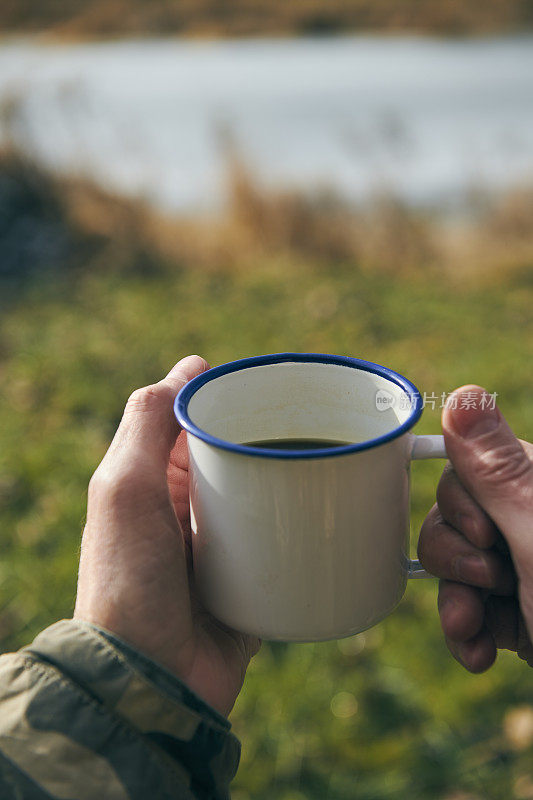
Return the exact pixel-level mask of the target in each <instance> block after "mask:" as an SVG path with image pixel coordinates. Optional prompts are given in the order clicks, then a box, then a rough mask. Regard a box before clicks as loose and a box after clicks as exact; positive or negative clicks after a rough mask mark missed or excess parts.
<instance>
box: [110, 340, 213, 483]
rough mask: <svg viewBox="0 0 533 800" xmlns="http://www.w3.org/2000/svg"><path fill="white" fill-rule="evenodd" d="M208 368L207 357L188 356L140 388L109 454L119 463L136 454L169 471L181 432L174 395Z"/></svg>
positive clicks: (163, 470)
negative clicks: (173, 449)
mask: <svg viewBox="0 0 533 800" xmlns="http://www.w3.org/2000/svg"><path fill="white" fill-rule="evenodd" d="M206 369H209V365H208V364H207V362H206V361H205V360H204V359H203V358H201V357H200V356H187V357H186V358H182V359H181V361H178V363H177V364H176V365H175V366H174V367H172V369H171V370H170V372H169V373H168V375H167V376H166V377H165V378H163V379H162V380H160V381H159V382H158V383H154V384H152V385H151V386H145V387H143V388H142V389H136V390H135V391H134V392H133V394H132V395H131V396H130V398H129V400H128V402H127V405H126V408H125V410H124V414H123V416H122V420H121V422H120V425H119V428H118V430H117V432H116V434H115V437H114V439H113V441H112V443H111V446H110V448H109V450H108V453H107V455H106V458H107V459H109V460H112V461H113V463H116V462H117V461H126V460H131V459H132V458H133V457H134V454H135V455H136V456H137V457H139V458H142V460H143V461H144V462H146V461H148V462H150V464H151V465H152V466H153V467H154V468H155V469H158V470H159V469H161V471H162V472H165V471H166V468H167V465H168V459H169V455H170V451H171V449H172V447H173V446H174V444H175V442H176V436H177V434H178V432H179V426H178V423H177V421H176V418H175V416H174V412H173V401H174V398H175V396H176V395H177V393H178V392H179V391H180V389H182V388H183V386H185V384H186V383H188V382H189V381H190V380H192V378H195V377H196V376H197V375H200V374H201V373H202V372H205V370H206Z"/></svg>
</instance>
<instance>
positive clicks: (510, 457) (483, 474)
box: [477, 442, 533, 491]
mask: <svg viewBox="0 0 533 800" xmlns="http://www.w3.org/2000/svg"><path fill="white" fill-rule="evenodd" d="M477 476H478V479H479V480H480V481H482V482H483V483H485V484H487V485H489V486H493V487H494V489H497V488H499V487H502V486H503V487H505V489H506V490H507V489H509V488H513V489H516V490H517V491H519V490H521V489H522V488H523V487H525V486H528V487H530V486H531V483H532V476H533V469H532V465H531V462H530V461H529V459H528V457H527V456H526V454H525V452H524V451H523V450H522V448H521V447H519V446H517V445H516V443H515V442H511V443H509V444H506V445H503V446H502V447H499V448H496V449H494V450H487V451H486V452H484V453H482V454H481V455H480V457H479V459H478V464H477Z"/></svg>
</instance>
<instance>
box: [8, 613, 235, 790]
mask: <svg viewBox="0 0 533 800" xmlns="http://www.w3.org/2000/svg"><path fill="white" fill-rule="evenodd" d="M239 755H240V745H239V742H238V740H237V739H236V738H235V736H233V734H232V733H230V724H229V722H228V721H227V720H226V719H225V718H224V717H222V716H221V715H220V714H218V713H217V712H216V711H215V710H214V709H212V708H211V707H210V706H208V705H207V704H206V703H204V702H203V700H201V699H200V698H199V697H198V696H197V695H195V694H194V693H193V692H191V691H190V690H189V689H187V687H186V686H185V685H184V684H183V683H181V682H180V681H179V680H178V679H177V678H175V677H174V676H173V675H172V674H171V673H169V672H167V670H165V669H164V668H163V667H161V666H159V665H158V664H156V663H154V662H153V661H151V660H150V659H148V658H146V657H145V656H143V655H142V654H141V653H138V652H137V651H136V650H134V649H133V648H132V647H130V646H129V645H127V644H126V643H125V642H123V641H121V640H120V639H118V638H117V637H115V636H114V635H112V634H111V633H109V632H108V631H105V630H103V629H101V628H97V627H95V626H93V625H90V624H89V623H85V622H79V621H75V620H62V621H61V622H57V623H56V624H55V625H52V626H51V627H50V628H47V629H46V630H44V631H43V632H42V633H40V634H39V635H38V636H37V638H36V639H35V641H34V642H33V643H32V644H31V645H29V646H28V647H24V648H22V650H19V651H18V652H17V653H8V654H6V655H3V656H1V657H0V798H1V800H50V798H52V799H53V800H59V798H61V800H167V798H168V800H176V799H178V798H179V800H226V799H227V798H229V790H228V786H229V783H230V781H231V779H232V778H233V776H234V775H235V772H236V771H237V765H238V762H239Z"/></svg>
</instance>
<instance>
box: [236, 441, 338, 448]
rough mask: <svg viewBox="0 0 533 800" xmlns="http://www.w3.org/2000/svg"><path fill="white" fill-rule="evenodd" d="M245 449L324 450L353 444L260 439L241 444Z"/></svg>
mask: <svg viewBox="0 0 533 800" xmlns="http://www.w3.org/2000/svg"><path fill="white" fill-rule="evenodd" d="M243 444H245V445H246V446H247V447H261V448H263V449H264V450H326V449H329V448H332V447H346V446H347V445H349V444H353V442H340V441H338V440H337V439H261V441H259V442H243Z"/></svg>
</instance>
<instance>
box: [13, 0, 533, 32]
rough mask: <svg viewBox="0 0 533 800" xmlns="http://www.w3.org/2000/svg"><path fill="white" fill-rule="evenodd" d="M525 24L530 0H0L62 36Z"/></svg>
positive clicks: (38, 27)
mask: <svg viewBox="0 0 533 800" xmlns="http://www.w3.org/2000/svg"><path fill="white" fill-rule="evenodd" d="M532 27H533V2H532V0H469V2H463V3H459V2H456V0H327V2H321V0H289V2H288V1H287V0H232V1H231V2H227V0H69V2H66V0H64V1H63V2H58V0H39V3H35V2H33V0H3V3H2V7H1V9H0V30H1V29H4V30H8V31H13V30H15V31H24V32H39V33H43V32H44V33H52V34H55V35H66V36H72V35H75V36H79V35H88V36H94V35H97V36H116V35H120V36H123V35H134V36H137V35H142V36H146V35H150V36H153V35H160V34H163V35H165V36H166V35H168V34H169V33H177V34H189V35H206V34H207V35H215V36H256V35H260V36H264V35H277V36H279V35H287V34H296V35H309V34H312V35H316V34H318V35H320V34H332V33H342V32H344V33H345V32H347V31H360V30H364V31H384V30H386V31H398V30H408V31H416V32H432V33H440V34H447V35H465V34H487V33H502V32H504V33H508V32H513V31H516V30H524V28H532Z"/></svg>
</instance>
